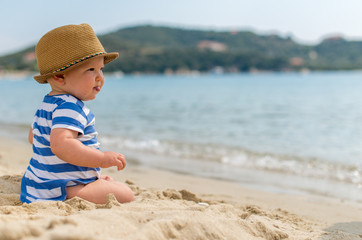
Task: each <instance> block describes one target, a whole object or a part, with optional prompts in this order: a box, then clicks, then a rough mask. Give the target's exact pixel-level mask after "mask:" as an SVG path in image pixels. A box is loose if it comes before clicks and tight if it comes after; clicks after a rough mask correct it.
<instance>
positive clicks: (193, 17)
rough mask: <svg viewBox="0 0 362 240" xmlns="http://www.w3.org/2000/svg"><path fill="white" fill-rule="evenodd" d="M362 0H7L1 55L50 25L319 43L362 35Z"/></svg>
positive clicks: (1, 28)
mask: <svg viewBox="0 0 362 240" xmlns="http://www.w3.org/2000/svg"><path fill="white" fill-rule="evenodd" d="M361 9H362V1H361V0H219V1H216V0H182V1H171V0H98V1H95V0H72V1H70V0H62V1H49V0H31V1H29V0H17V1H10V0H3V1H1V2H0V11H1V14H0V21H1V24H0V55H5V54H8V53H12V52H16V51H18V50H22V49H24V48H26V47H29V46H32V45H35V44H36V43H37V41H38V40H39V39H40V38H41V37H42V36H43V35H44V34H45V33H46V32H48V31H49V30H51V29H53V28H56V27H59V26H63V25H67V24H80V23H84V22H85V23H88V24H90V25H91V26H92V27H93V29H94V31H95V32H96V33H97V34H104V33H108V32H111V31H115V30H118V29H119V28H122V27H127V26H135V25H141V24H154V25H164V26H174V27H183V28H193V29H207V30H217V31H219V30H248V31H253V32H255V33H258V34H279V35H281V36H291V37H292V38H293V39H294V40H295V41H297V42H299V43H303V44H317V43H318V42H320V41H321V40H322V39H323V38H325V37H328V36H335V35H338V36H343V37H344V38H346V39H350V40H362V24H361V23H362V14H361Z"/></svg>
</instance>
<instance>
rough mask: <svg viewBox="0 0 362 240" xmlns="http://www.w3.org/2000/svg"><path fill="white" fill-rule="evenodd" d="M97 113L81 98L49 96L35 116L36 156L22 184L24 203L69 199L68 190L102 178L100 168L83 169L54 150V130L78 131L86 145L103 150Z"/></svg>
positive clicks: (34, 147)
mask: <svg viewBox="0 0 362 240" xmlns="http://www.w3.org/2000/svg"><path fill="white" fill-rule="evenodd" d="M94 123H95V118H94V114H93V113H92V112H91V111H90V110H89V109H88V108H87V107H86V106H85V105H84V103H83V102H82V101H80V100H78V99H77V98H75V97H73V96H71V95H68V94H63V95H55V96H50V95H46V96H45V97H44V100H43V102H42V104H41V105H40V107H39V109H38V110H37V112H36V113H35V117H34V122H33V125H32V128H33V134H34V138H33V156H32V158H31V160H30V163H29V166H28V168H27V170H26V172H25V174H24V176H23V179H22V182H21V195H20V200H21V201H22V202H26V203H31V202H35V201H51V200H61V201H62V200H65V198H66V187H68V186H75V185H78V184H87V183H90V182H93V181H95V180H96V179H98V177H99V175H100V168H89V167H80V166H76V165H72V164H70V163H67V162H65V161H63V160H61V159H60V158H58V157H57V156H55V155H54V154H53V152H52V151H51V148H50V132H51V130H52V129H56V128H65V129H70V130H73V131H76V132H78V140H79V141H81V142H82V143H83V144H84V145H86V146H89V147H92V148H96V149H99V143H98V140H97V135H98V133H97V132H96V130H95V128H94Z"/></svg>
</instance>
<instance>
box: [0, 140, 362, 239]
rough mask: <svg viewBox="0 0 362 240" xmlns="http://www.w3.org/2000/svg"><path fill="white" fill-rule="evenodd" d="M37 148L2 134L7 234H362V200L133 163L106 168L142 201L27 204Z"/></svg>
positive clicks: (0, 221)
mask: <svg viewBox="0 0 362 240" xmlns="http://www.w3.org/2000/svg"><path fill="white" fill-rule="evenodd" d="M31 154H32V151H31V146H30V144H28V143H26V142H25V141H23V140H14V139H8V138H4V137H2V138H1V139H0V239H360V238H361V237H362V217H361V216H362V205H361V204H360V203H358V202H353V201H348V200H338V199H336V198H327V197H322V196H317V195H315V196H314V195H293V194H285V193H275V192H266V191H260V190H255V189H248V188H246V187H243V186H242V185H241V184H238V183H235V182H228V181H222V180H217V179H210V178H201V177H195V176H191V175H184V174H178V173H173V172H167V171H161V170H158V169H151V168H146V167H145V166H142V165H136V164H133V165H132V164H128V166H127V167H126V169H125V170H124V171H121V172H118V171H116V170H115V169H113V168H110V169H104V170H103V174H108V175H110V176H112V177H113V178H114V179H115V180H118V181H122V182H125V183H127V184H128V185H129V186H130V187H131V188H132V190H133V191H134V193H135V201H134V202H131V203H127V204H119V203H118V202H117V201H116V200H115V199H114V197H113V196H112V195H110V196H109V197H108V199H107V203H106V204H104V205H96V204H93V203H90V202H87V201H85V200H82V199H80V198H74V199H70V200H67V201H65V202H37V203H32V204H22V203H21V202H20V200H19V193H20V181H21V176H22V174H23V172H24V170H25V168H26V167H27V163H28V161H29V158H30V157H31Z"/></svg>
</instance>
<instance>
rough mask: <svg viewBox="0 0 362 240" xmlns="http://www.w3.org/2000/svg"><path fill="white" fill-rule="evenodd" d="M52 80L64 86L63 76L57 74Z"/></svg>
mask: <svg viewBox="0 0 362 240" xmlns="http://www.w3.org/2000/svg"><path fill="white" fill-rule="evenodd" d="M52 80H53V81H54V82H56V83H58V84H64V83H65V81H64V75H63V74H57V75H54V76H53V77H52Z"/></svg>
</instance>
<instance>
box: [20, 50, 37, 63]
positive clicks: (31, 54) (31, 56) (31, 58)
mask: <svg viewBox="0 0 362 240" xmlns="http://www.w3.org/2000/svg"><path fill="white" fill-rule="evenodd" d="M35 59H36V55H35V52H28V53H26V54H25V55H24V56H23V60H24V61H25V62H32V61H35Z"/></svg>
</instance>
